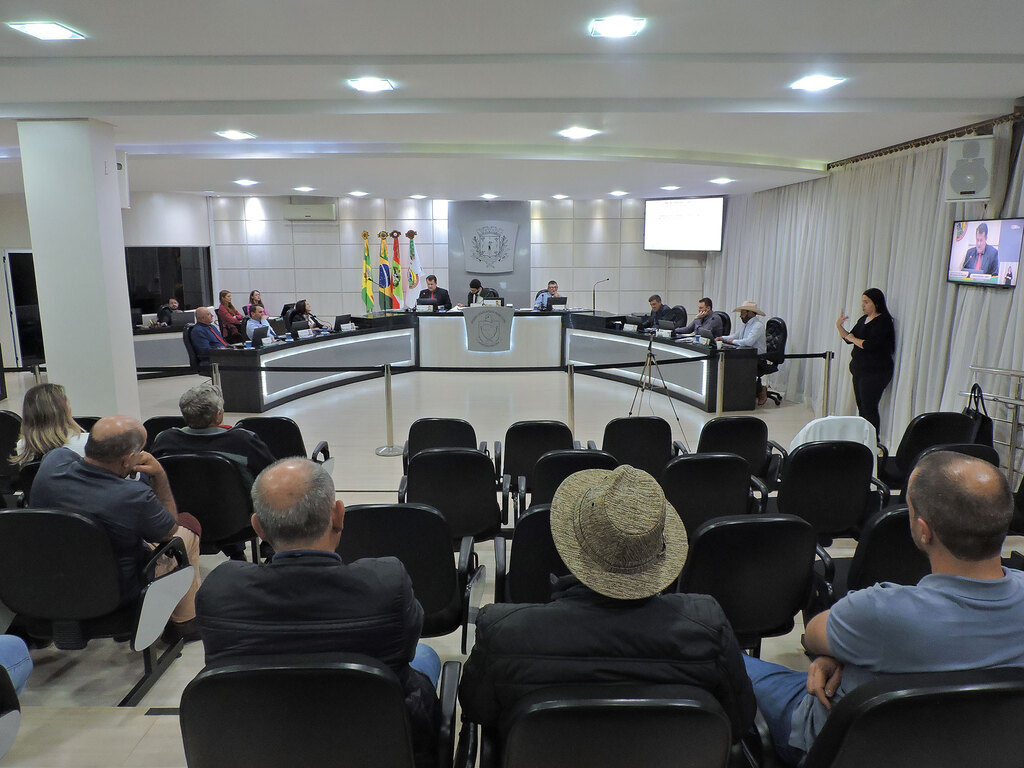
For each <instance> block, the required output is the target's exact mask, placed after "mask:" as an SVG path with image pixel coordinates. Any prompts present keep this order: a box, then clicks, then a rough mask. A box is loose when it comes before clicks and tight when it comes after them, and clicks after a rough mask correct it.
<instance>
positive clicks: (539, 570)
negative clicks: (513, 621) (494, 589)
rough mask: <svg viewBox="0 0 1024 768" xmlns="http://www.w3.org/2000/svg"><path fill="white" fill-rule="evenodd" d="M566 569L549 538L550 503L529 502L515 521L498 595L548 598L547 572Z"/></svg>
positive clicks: (557, 573)
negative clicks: (500, 593) (503, 583)
mask: <svg viewBox="0 0 1024 768" xmlns="http://www.w3.org/2000/svg"><path fill="white" fill-rule="evenodd" d="M568 573H569V569H568V568H567V567H566V565H565V563H564V562H563V561H562V556H561V555H559V554H558V550H557V549H555V542H554V539H552V538H551V505H550V504H539V505H537V506H531V507H530V508H529V509H528V510H527V511H526V513H525V514H524V515H523V516H522V517H520V518H519V522H518V523H517V524H516V535H515V536H514V537H513V538H512V551H511V552H510V553H509V559H508V573H507V574H506V576H505V594H504V595H503V596H500V598H499V599H502V600H506V601H508V602H510V603H547V602H550V601H551V574H554V575H555V576H565V575H567V574H568Z"/></svg>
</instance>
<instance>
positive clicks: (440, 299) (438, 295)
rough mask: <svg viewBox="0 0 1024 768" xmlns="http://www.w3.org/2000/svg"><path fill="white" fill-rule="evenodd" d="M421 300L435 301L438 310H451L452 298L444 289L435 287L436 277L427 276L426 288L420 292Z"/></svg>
mask: <svg viewBox="0 0 1024 768" xmlns="http://www.w3.org/2000/svg"><path fill="white" fill-rule="evenodd" d="M420 298H421V299H437V306H438V308H439V309H443V310H449V309H451V308H452V297H451V296H449V295H448V291H446V290H445V289H444V288H438V287H437V275H427V287H426V288H424V289H423V290H422V291H420Z"/></svg>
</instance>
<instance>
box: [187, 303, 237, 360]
mask: <svg viewBox="0 0 1024 768" xmlns="http://www.w3.org/2000/svg"><path fill="white" fill-rule="evenodd" d="M213 320H214V315H213V312H211V311H210V308H209V307H200V308H199V309H197V310H196V324H195V325H194V326H192V329H191V330H190V331H189V338H191V339H192V346H193V348H195V350H196V357H197V358H198V359H199V367H200V369H202V368H207V367H209V365H210V350H211V349H224V348H225V347H227V345H228V343H227V342H226V341H224V337H223V336H221V335H220V333H219V332H218V331H217V329H216V328H214V327H213Z"/></svg>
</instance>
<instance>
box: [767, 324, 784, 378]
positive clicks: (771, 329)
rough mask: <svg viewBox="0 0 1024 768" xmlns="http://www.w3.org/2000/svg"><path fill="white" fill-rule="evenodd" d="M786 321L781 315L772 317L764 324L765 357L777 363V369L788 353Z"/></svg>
mask: <svg viewBox="0 0 1024 768" xmlns="http://www.w3.org/2000/svg"><path fill="white" fill-rule="evenodd" d="M787 338H789V332H788V331H787V330H786V321H785V320H783V319H782V318H781V317H772V318H770V319H769V320H768V322H767V323H765V324H764V343H765V355H764V356H765V359H766V360H768V361H769V362H771V363H774V364H775V370H778V367H779V366H780V365H782V362H783V360H785V354H786V339H787ZM773 372H774V371H773Z"/></svg>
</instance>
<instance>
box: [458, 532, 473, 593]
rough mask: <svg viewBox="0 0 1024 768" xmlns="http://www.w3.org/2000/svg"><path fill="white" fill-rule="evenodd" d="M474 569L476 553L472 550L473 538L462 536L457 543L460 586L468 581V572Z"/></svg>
mask: <svg viewBox="0 0 1024 768" xmlns="http://www.w3.org/2000/svg"><path fill="white" fill-rule="evenodd" d="M475 567H476V551H475V550H474V549H473V537H472V536H463V537H462V540H461V541H460V542H459V565H458V571H459V578H460V580H461V583H462V584H465V583H467V582H468V581H469V571H470V569H471V568H475Z"/></svg>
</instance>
